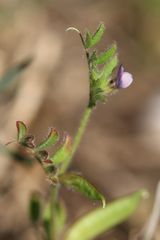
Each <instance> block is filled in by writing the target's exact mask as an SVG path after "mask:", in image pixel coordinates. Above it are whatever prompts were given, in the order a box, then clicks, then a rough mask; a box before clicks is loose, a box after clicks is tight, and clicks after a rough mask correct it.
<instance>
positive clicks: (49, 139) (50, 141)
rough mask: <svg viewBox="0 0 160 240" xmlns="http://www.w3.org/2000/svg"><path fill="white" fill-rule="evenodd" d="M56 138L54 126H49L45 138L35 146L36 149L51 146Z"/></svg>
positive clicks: (56, 133)
mask: <svg viewBox="0 0 160 240" xmlns="http://www.w3.org/2000/svg"><path fill="white" fill-rule="evenodd" d="M58 139H59V135H58V132H57V130H56V129H55V128H51V129H50V132H49V134H48V136H47V137H46V139H45V140H44V141H42V142H41V143H39V144H38V145H37V146H36V151H42V150H45V149H46V148H48V147H51V146H52V145H54V144H55V143H56V142H57V141H58Z"/></svg>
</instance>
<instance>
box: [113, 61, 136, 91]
mask: <svg viewBox="0 0 160 240" xmlns="http://www.w3.org/2000/svg"><path fill="white" fill-rule="evenodd" d="M132 82H133V77H132V74H130V73H129V72H125V71H124V67H123V65H122V64H121V65H120V66H119V69H118V72H117V78H116V87H117V88H127V87H129V86H130V85H131V83H132Z"/></svg>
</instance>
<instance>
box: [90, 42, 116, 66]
mask: <svg viewBox="0 0 160 240" xmlns="http://www.w3.org/2000/svg"><path fill="white" fill-rule="evenodd" d="M116 51H117V45H116V43H114V44H113V45H112V46H111V47H110V48H109V49H108V50H107V51H106V52H104V53H102V54H101V55H100V56H98V57H97V59H95V60H94V62H95V63H96V64H104V63H106V62H107V61H109V59H110V58H111V57H113V56H114V55H115V54H116Z"/></svg>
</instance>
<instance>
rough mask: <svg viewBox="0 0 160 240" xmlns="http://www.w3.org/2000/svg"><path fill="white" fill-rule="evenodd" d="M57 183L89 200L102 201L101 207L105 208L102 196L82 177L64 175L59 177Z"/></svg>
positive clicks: (74, 174) (69, 174)
mask: <svg viewBox="0 0 160 240" xmlns="http://www.w3.org/2000/svg"><path fill="white" fill-rule="evenodd" d="M59 181H60V183H62V184H63V185H65V186H66V187H69V188H71V189H74V190H76V191H78V192H80V193H82V194H83V195H85V196H86V197H88V198H89V199H91V200H95V201H99V200H100V201H102V204H103V207H105V198H104V196H103V195H102V194H101V193H100V192H98V190H97V189H96V188H95V187H94V186H93V185H92V184H91V183H89V182H88V181H87V180H86V179H85V178H83V177H82V176H80V175H77V174H76V173H66V174H62V175H60V176H59Z"/></svg>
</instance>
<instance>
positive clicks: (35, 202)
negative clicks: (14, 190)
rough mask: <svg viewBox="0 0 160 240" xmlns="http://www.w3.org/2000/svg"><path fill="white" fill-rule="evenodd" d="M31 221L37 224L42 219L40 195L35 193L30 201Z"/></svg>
mask: <svg viewBox="0 0 160 240" xmlns="http://www.w3.org/2000/svg"><path fill="white" fill-rule="evenodd" d="M29 213H30V219H31V221H32V222H33V223H36V222H38V221H39V219H40V214H41V203H40V196H39V194H38V193H34V194H33V195H32V197H31V199H30V205H29Z"/></svg>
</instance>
